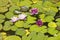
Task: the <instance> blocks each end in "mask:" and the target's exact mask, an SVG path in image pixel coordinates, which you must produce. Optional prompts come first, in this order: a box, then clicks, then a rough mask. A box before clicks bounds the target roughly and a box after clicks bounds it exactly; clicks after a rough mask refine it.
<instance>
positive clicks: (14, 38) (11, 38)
mask: <svg viewBox="0 0 60 40" xmlns="http://www.w3.org/2000/svg"><path fill="white" fill-rule="evenodd" d="M4 40H21V38H20V37H19V36H8V37H6V38H5V39H4Z"/></svg>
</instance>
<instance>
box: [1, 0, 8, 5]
mask: <svg viewBox="0 0 60 40" xmlns="http://www.w3.org/2000/svg"><path fill="white" fill-rule="evenodd" d="M8 2H9V0H0V6H6V5H7V4H8Z"/></svg>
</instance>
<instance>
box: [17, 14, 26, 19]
mask: <svg viewBox="0 0 60 40" xmlns="http://www.w3.org/2000/svg"><path fill="white" fill-rule="evenodd" d="M26 16H27V15H25V14H20V15H19V16H18V18H19V19H21V20H23V19H25V18H26Z"/></svg>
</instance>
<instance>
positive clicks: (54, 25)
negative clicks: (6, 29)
mask: <svg viewBox="0 0 60 40" xmlns="http://www.w3.org/2000/svg"><path fill="white" fill-rule="evenodd" d="M48 27H54V28H56V27H57V24H56V23H55V22H50V23H48Z"/></svg>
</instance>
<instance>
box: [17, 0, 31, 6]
mask: <svg viewBox="0 0 60 40" xmlns="http://www.w3.org/2000/svg"><path fill="white" fill-rule="evenodd" d="M31 4H32V2H31V1H30V0H24V1H21V2H20V3H17V6H28V7H30V6H31Z"/></svg>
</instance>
